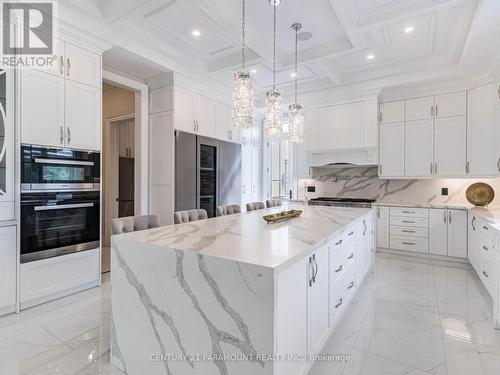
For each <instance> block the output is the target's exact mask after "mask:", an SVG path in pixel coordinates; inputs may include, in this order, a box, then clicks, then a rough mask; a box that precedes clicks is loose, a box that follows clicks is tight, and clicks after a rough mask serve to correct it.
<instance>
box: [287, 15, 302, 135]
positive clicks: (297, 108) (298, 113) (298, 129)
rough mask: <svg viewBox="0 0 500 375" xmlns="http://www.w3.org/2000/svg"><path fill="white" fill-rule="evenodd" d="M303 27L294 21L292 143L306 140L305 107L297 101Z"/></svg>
mask: <svg viewBox="0 0 500 375" xmlns="http://www.w3.org/2000/svg"><path fill="white" fill-rule="evenodd" d="M300 29H302V25H301V24H300V23H294V24H293V25H292V30H295V71H294V73H295V102H294V103H293V104H290V105H289V106H288V139H289V140H290V142H292V143H302V142H304V109H303V108H302V105H300V104H298V103H297V76H298V75H299V72H298V59H297V55H298V48H297V42H298V37H297V36H298V32H299V30H300Z"/></svg>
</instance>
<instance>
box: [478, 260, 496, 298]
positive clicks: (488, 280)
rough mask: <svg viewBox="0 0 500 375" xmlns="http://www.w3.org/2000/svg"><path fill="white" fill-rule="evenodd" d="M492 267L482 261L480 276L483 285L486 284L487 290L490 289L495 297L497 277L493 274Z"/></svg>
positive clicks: (489, 291) (490, 292) (491, 294)
mask: <svg viewBox="0 0 500 375" xmlns="http://www.w3.org/2000/svg"><path fill="white" fill-rule="evenodd" d="M492 269H493V268H491V267H490V266H489V264H486V263H484V262H481V265H480V269H479V270H480V272H479V278H480V279H481V281H482V283H483V285H484V286H485V288H486V290H488V293H489V294H490V296H492V297H493V298H495V296H494V294H495V293H494V291H495V288H494V286H495V282H494V280H495V277H494V275H493V272H492Z"/></svg>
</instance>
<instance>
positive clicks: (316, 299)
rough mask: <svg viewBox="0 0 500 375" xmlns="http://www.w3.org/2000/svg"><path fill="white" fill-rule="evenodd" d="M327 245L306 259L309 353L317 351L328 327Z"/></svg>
mask: <svg viewBox="0 0 500 375" xmlns="http://www.w3.org/2000/svg"><path fill="white" fill-rule="evenodd" d="M328 250H329V249H328V246H323V247H321V248H319V249H318V250H317V251H315V252H314V254H312V255H311V256H310V257H309V260H308V266H309V267H308V287H309V289H308V298H307V311H308V319H307V323H308V335H307V336H308V337H307V338H308V340H307V342H308V348H309V350H308V351H309V353H318V352H319V351H320V350H321V347H322V346H323V343H324V341H325V338H326V336H327V334H328V328H329V311H330V306H329V304H328V293H329V290H330V288H329V285H328V284H329V282H330V280H329V270H328V257H329V251H328Z"/></svg>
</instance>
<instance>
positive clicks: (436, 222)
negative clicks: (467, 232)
mask: <svg viewBox="0 0 500 375" xmlns="http://www.w3.org/2000/svg"><path fill="white" fill-rule="evenodd" d="M429 232H430V234H429V253H430V254H437V255H448V210H441V209H431V210H429Z"/></svg>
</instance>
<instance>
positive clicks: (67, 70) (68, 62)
mask: <svg viewBox="0 0 500 375" xmlns="http://www.w3.org/2000/svg"><path fill="white" fill-rule="evenodd" d="M66 65H67V66H68V68H67V69H66V74H67V75H68V77H69V71H70V70H71V61H70V60H69V57H67V58H66Z"/></svg>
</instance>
